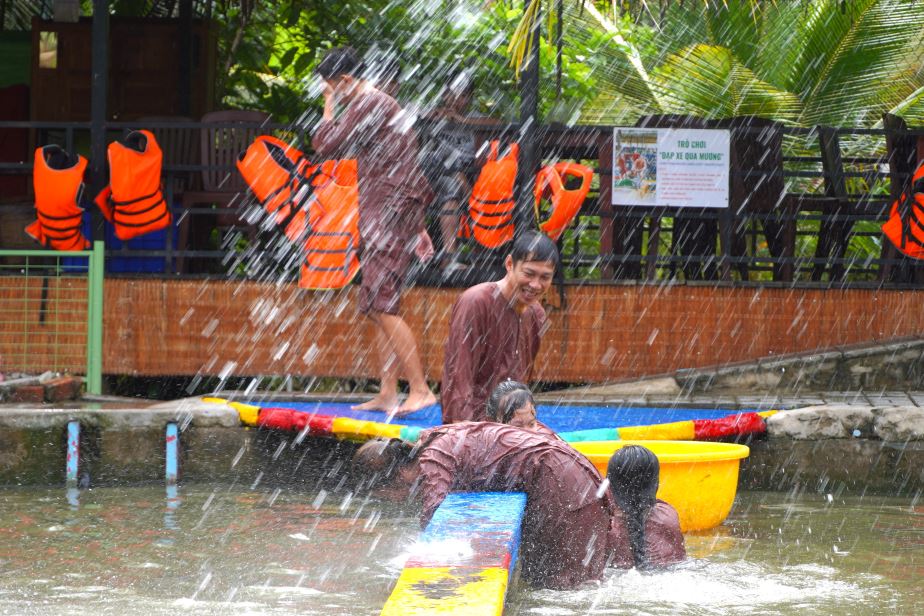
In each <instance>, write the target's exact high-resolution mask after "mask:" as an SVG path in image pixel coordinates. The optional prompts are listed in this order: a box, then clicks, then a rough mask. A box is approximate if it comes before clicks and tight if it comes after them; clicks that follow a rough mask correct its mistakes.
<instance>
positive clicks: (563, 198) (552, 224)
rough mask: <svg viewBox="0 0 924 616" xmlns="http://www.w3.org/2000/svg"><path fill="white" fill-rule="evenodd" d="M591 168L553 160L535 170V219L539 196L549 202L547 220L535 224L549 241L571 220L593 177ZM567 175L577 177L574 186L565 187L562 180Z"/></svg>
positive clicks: (579, 207) (554, 238) (564, 180)
mask: <svg viewBox="0 0 924 616" xmlns="http://www.w3.org/2000/svg"><path fill="white" fill-rule="evenodd" d="M593 176H594V170H593V169H591V168H590V167H586V166H584V165H579V164H578V163H568V162H564V163H555V164H554V165H548V166H546V167H543V168H542V169H540V170H539V173H538V174H536V187H535V189H534V190H533V194H534V195H535V197H536V220H537V221H538V220H539V219H540V214H539V204H540V203H541V201H542V200H543V199H549V200H551V202H552V211H551V213H550V214H549V218H548V220H546V221H545V222H543V223H540V224H539V228H540V229H541V230H542V231H544V232H545V234H546V235H548V236H549V237H550V238H552V240H554V241H558V238H560V237H561V234H562V233H564V232H565V229H566V228H567V227H568V225H570V224H571V222H572V221H573V220H574V217H575V216H577V214H578V212H580V211H581V206H582V205H583V204H584V199H585V198H586V197H587V192H588V191H589V190H590V182H591V180H592V179H593ZM569 177H572V178H580V180H581V185H580V186H579V187H578V188H573V189H572V188H567V187H566V185H565V183H566V182H567V179H568V178H569Z"/></svg>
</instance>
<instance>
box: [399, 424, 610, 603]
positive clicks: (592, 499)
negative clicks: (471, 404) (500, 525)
mask: <svg viewBox="0 0 924 616" xmlns="http://www.w3.org/2000/svg"><path fill="white" fill-rule="evenodd" d="M419 447H420V448H421V449H420V453H419V455H418V457H417V459H416V461H415V464H416V465H417V467H418V470H419V473H420V474H419V477H420V479H419V483H418V485H417V494H419V495H420V498H421V500H422V505H423V509H422V511H421V516H420V520H421V523H422V525H426V524H427V522H428V521H429V520H430V518H431V517H432V515H433V512H434V511H436V508H437V507H438V506H439V505H440V503H442V502H443V499H444V498H445V497H446V495H447V494H448V493H449V492H451V491H473V492H480V491H500V492H524V493H525V494H526V497H527V504H526V513H525V516H524V521H523V538H522V547H521V559H522V560H521V564H522V570H523V575H524V576H525V577H526V579H527V580H528V581H530V582H531V583H533V584H537V585H541V586H547V587H550V588H571V587H574V586H576V585H578V584H580V583H582V582H584V581H587V580H590V579H597V578H599V577H600V576H601V575H602V573H603V568H604V566H605V564H606V558H607V529H608V527H609V526H610V517H611V513H612V511H613V510H614V509H615V507H614V506H613V504H612V500H611V499H610V498H608V492H607V491H606V490H603V495H602V497H601V496H598V493H599V491H600V484H601V482H602V478H601V477H600V474H599V473H598V472H597V469H596V468H594V466H593V464H591V463H590V461H589V460H588V459H587V458H585V457H584V456H583V455H582V454H580V453H579V452H578V451H576V450H575V449H574V448H572V447H571V446H570V445H568V444H567V443H565V442H564V441H561V440H558V439H556V438H555V437H552V436H548V435H545V434H540V433H537V432H533V431H529V430H523V429H520V428H515V427H513V426H507V425H503V424H497V423H491V422H463V423H456V424H452V425H448V426H439V427H436V428H431V429H429V430H425V431H423V432H421V434H420V440H419Z"/></svg>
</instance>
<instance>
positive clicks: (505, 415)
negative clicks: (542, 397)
mask: <svg viewBox="0 0 924 616" xmlns="http://www.w3.org/2000/svg"><path fill="white" fill-rule="evenodd" d="M527 402H531V403H532V402H533V394H532V392H530V391H529V387H527V386H526V385H524V384H523V383H521V382H519V381H512V380H510V379H507V380H506V381H503V382H501V383H500V384H499V385H498V386H497V387H495V388H494V391H492V392H491V396H490V397H489V398H488V403H487V405H486V406H485V414H487V416H488V419H490V420H491V421H496V422H498V423H509V422H510V420H511V419H512V418H513V412H514V411H516V410H517V409H518V408H520V407H521V406H523V405H524V404H526V403H527Z"/></svg>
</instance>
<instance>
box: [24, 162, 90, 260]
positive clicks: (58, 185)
mask: <svg viewBox="0 0 924 616" xmlns="http://www.w3.org/2000/svg"><path fill="white" fill-rule="evenodd" d="M86 168H87V159H86V158H84V157H83V156H80V155H77V157H76V158H75V157H74V156H72V155H70V154H68V153H67V152H65V151H64V150H63V149H62V148H61V147H60V146H57V145H46V146H45V147H41V148H37V149H36V150H35V165H34V166H33V169H32V181H33V185H34V188H35V212H36V215H37V218H38V220H36V221H35V222H33V223H32V224H30V225H29V226H28V227H26V233H28V234H29V235H31V236H32V237H33V238H34V239H35V240H36V241H37V242H39V243H40V244H42V245H43V246H45V247H47V248H52V249H54V250H86V249H87V248H89V247H90V242H89V241H88V240H87V238H86V237H84V235H83V231H82V230H81V225H82V224H83V208H82V207H80V197H81V194H82V193H83V173H84V171H85V170H86Z"/></svg>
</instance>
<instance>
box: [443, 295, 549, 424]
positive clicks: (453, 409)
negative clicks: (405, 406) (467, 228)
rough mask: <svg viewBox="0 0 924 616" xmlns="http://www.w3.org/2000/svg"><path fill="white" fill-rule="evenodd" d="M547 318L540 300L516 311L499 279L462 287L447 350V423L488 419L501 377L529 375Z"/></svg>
mask: <svg viewBox="0 0 924 616" xmlns="http://www.w3.org/2000/svg"><path fill="white" fill-rule="evenodd" d="M545 320H546V319H545V311H544V310H543V309H542V307H541V306H539V305H533V306H530V307H528V308H527V309H526V310H524V311H523V313H522V314H518V313H517V311H516V310H514V309H513V308H512V307H511V306H510V302H509V301H508V300H507V299H506V298H505V297H504V296H503V295H502V294H501V292H500V286H499V285H498V284H497V283H496V282H486V283H483V284H479V285H475V286H474V287H471V288H469V289H467V290H466V291H465V292H464V293H462V295H461V296H460V297H459V299H458V300H457V301H456V303H455V305H454V306H453V307H452V314H451V316H450V319H449V339H448V340H447V341H446V347H445V349H444V354H443V357H444V360H443V382H442V389H441V393H440V403H441V404H442V407H443V423H452V422H456V421H486V420H487V415H486V414H485V404H486V403H487V400H488V398H489V397H490V395H491V392H492V391H494V388H495V387H496V386H497V384H498V383H500V382H501V381H503V380H505V379H513V380H515V381H527V380H528V379H529V376H530V372H531V370H532V364H533V361H534V360H535V358H536V354H537V353H539V342H540V336H541V335H542V332H543V329H544V325H545Z"/></svg>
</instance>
